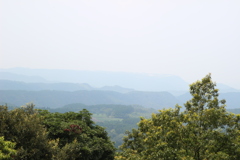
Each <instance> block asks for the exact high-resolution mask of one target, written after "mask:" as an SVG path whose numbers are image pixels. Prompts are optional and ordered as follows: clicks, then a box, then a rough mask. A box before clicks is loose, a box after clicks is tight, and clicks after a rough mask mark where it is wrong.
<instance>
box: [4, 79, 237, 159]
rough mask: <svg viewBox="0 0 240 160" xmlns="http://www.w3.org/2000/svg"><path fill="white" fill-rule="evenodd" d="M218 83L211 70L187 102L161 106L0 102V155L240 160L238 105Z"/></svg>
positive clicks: (20, 156) (29, 157) (193, 88)
mask: <svg viewBox="0 0 240 160" xmlns="http://www.w3.org/2000/svg"><path fill="white" fill-rule="evenodd" d="M215 86H216V84H215V83H213V82H212V80H211V75H207V76H206V77H204V78H203V79H202V80H201V81H197V82H195V83H193V84H191V85H190V95H191V97H192V98H191V99H190V100H188V101H186V103H184V107H181V106H180V105H176V107H175V108H173V109H172V108H170V109H162V110H159V111H156V110H155V109H151V108H144V107H142V106H139V105H117V104H115V105H85V104H81V103H73V104H69V105H65V106H64V107H61V108H42V109H39V108H34V105H33V104H31V103H30V104H27V105H26V106H23V107H19V108H12V107H8V106H6V105H1V106H0V119H1V122H0V159H6V160H7V159H19V160H22V159H26V160H28V159H52V160H54V159H56V160H77V159H83V160H108V159H117V160H124V159H127V160H135V159H139V160H141V159H143V160H148V159H149V160H152V159H169V160H175V159H176V160H178V159H189V160H190V159H196V160H203V159H240V150H239V148H240V123H239V122H240V115H239V114H234V113H231V112H235V113H237V112H239V110H237V109H235V110H228V111H227V110H226V101H225V100H224V99H223V100H220V99H219V93H218V89H216V88H215ZM229 111H230V112H229ZM124 133H125V134H124ZM124 135H125V136H124ZM119 146H120V147H119ZM118 147H119V148H118Z"/></svg>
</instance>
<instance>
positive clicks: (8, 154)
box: [0, 137, 16, 160]
mask: <svg viewBox="0 0 240 160" xmlns="http://www.w3.org/2000/svg"><path fill="white" fill-rule="evenodd" d="M14 147H15V143H12V142H10V141H4V137H0V159H1V160H11V159H13V157H14V156H15V155H16V150H15V149H14Z"/></svg>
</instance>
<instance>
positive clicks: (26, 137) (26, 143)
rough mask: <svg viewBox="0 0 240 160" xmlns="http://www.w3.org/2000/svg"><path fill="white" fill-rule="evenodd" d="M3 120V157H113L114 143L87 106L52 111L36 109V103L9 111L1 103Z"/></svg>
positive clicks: (18, 159) (0, 124)
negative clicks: (65, 111)
mask: <svg viewBox="0 0 240 160" xmlns="http://www.w3.org/2000/svg"><path fill="white" fill-rule="evenodd" d="M0 119H1V121H0V157H1V156H2V157H6V158H9V159H13V157H11V156H10V155H14V159H16V160H31V159H37V160H38V159H45V160H48V159H49V160H50V159H51V160H52V159H54V160H63V159H64V160H77V159H82V160H112V159H114V153H115V148H114V145H113V142H111V141H110V139H109V137H108V136H107V132H106V131H105V130H104V128H103V127H100V126H98V125H96V124H95V123H94V122H93V121H92V120H91V113H89V112H88V111H87V110H85V109H84V110H82V111H79V112H78V113H75V112H67V113H50V112H48V111H46V110H36V109H34V105H33V104H29V105H27V106H26V107H20V108H17V109H14V110H10V111H9V110H8V108H7V106H0ZM1 136H3V137H5V139H6V141H4V140H3V139H2V138H1ZM11 147H12V148H11ZM13 149H16V151H14V150H13ZM9 156H10V157H9ZM0 159H1V158H0Z"/></svg>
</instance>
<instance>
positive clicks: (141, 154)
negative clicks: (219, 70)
mask: <svg viewBox="0 0 240 160" xmlns="http://www.w3.org/2000/svg"><path fill="white" fill-rule="evenodd" d="M215 86H216V84H215V83H213V82H212V80H211V75H210V74H208V75H207V76H205V77H204V78H203V79H202V80H201V81H197V82H195V83H193V84H191V85H190V93H191V95H192V99H190V100H189V101H187V102H186V103H185V104H184V106H185V110H184V111H182V110H181V106H179V105H176V107H175V109H164V110H160V111H159V113H157V114H152V117H151V118H150V119H145V118H141V121H140V122H139V124H138V129H133V130H132V131H131V132H129V131H128V132H127V136H126V137H125V138H124V143H123V145H122V146H121V149H122V152H120V153H119V154H118V156H116V157H115V158H116V159H117V160H123V159H128V160H135V159H139V160H141V159H142V160H152V159H164V160H174V159H175V160H179V159H187V160H204V159H221V160H222V159H236V160H237V159H240V123H239V122H240V115H236V114H232V113H229V112H227V111H226V108H225V107H226V105H225V102H226V101H225V100H219V99H218V95H219V94H218V89H215Z"/></svg>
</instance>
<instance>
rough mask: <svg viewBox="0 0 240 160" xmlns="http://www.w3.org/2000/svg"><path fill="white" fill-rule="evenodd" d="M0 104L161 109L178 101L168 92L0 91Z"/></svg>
mask: <svg viewBox="0 0 240 160" xmlns="http://www.w3.org/2000/svg"><path fill="white" fill-rule="evenodd" d="M0 102H1V103H11V104H14V105H16V106H21V105H24V104H26V103H28V102H33V103H34V104H35V105H36V107H48V108H57V107H63V106H65V105H67V104H71V103H83V104H86V105H96V104H121V105H141V106H144V107H147V108H155V109H162V108H164V107H173V106H175V104H176V103H179V101H178V100H177V99H176V98H175V97H174V96H173V95H171V94H170V93H168V92H140V91H133V92H128V93H119V92H113V91H86V90H81V91H74V92H67V91H49V90H44V91H21V90H18V91H17V90H0Z"/></svg>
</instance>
